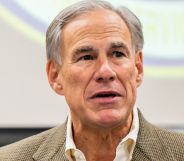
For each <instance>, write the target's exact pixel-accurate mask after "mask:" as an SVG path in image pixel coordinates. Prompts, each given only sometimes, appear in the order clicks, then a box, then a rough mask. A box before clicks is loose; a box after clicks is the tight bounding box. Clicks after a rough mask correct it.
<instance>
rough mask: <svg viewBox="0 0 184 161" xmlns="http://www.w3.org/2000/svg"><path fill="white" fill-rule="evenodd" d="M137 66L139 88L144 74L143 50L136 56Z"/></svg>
mask: <svg viewBox="0 0 184 161" xmlns="http://www.w3.org/2000/svg"><path fill="white" fill-rule="evenodd" d="M135 65H136V70H137V75H136V82H137V87H139V86H140V85H141V83H142V79H143V74H144V70H143V58H142V51H141V50H139V51H138V52H137V53H136V55H135Z"/></svg>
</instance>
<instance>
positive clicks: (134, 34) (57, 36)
mask: <svg viewBox="0 0 184 161" xmlns="http://www.w3.org/2000/svg"><path fill="white" fill-rule="evenodd" d="M97 9H108V10H111V11H113V12H115V13H117V14H118V15H119V16H120V17H121V18H122V20H123V21H124V22H125V23H126V25H127V26H128V28H129V30H130V33H131V39H132V46H133V49H134V51H135V52H137V51H138V50H140V49H142V48H143V44H144V37H143V32H142V25H141V22H140V20H139V19H138V18H137V16H136V15H135V14H134V13H132V12H131V11H130V10H129V9H128V8H126V7H118V8H115V7H114V6H112V5H111V4H110V3H108V2H106V1H103V0H82V1H80V2H77V3H75V4H73V5H71V6H69V7H67V8H65V9H64V10H62V11H61V12H60V13H59V14H58V15H57V16H56V17H55V19H54V20H53V21H52V23H51V24H50V26H49V27H48V29H47V33H46V53H47V60H52V61H55V62H56V63H58V64H61V46H62V34H61V33H62V29H63V27H64V26H65V25H67V24H68V23H69V22H71V21H72V20H73V19H74V18H75V17H77V16H80V15H82V14H85V13H87V12H89V11H93V10H97Z"/></svg>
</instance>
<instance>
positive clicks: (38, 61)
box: [0, 0, 184, 146]
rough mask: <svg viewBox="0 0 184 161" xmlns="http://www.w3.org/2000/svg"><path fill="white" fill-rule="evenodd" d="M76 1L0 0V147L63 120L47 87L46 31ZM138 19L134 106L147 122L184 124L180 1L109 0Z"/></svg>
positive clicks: (183, 9)
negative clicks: (139, 69)
mask: <svg viewBox="0 0 184 161" xmlns="http://www.w3.org/2000/svg"><path fill="white" fill-rule="evenodd" d="M73 2H76V0H55V1H53V0H39V1H38V0H31V1H25V0H0V56H1V59H0V146H1V145H5V144H9V143H11V142H14V141H15V140H19V139H21V138H23V137H27V136H29V135H32V134H35V133H37V132H40V131H43V130H45V129H48V128H50V127H53V126H56V125H59V124H60V123H62V122H63V121H64V120H65V118H66V116H67V113H68V107H67V104H66V102H65V100H64V98H63V97H60V96H58V95H56V94H55V93H54V92H53V91H52V89H51V88H50V86H49V84H48V81H47V77H46V72H45V64H46V54H45V32H46V30H47V27H48V25H49V24H50V22H51V21H52V19H53V18H54V17H55V16H56V15H57V14H58V13H59V11H60V10H61V9H63V8H64V7H66V6H67V5H69V4H72V3H73ZM111 3H113V4H114V5H116V6H120V5H124V6H127V7H128V8H130V9H131V10H132V11H133V12H134V13H135V14H136V15H137V16H138V17H139V18H140V20H141V21H142V24H143V31H144V36H145V46H144V50H143V54H144V67H145V69H144V70H145V75H144V82H143V85H142V86H141V87H140V88H139V91H138V100H137V103H136V104H137V106H138V107H139V108H140V109H141V111H142V113H143V114H144V116H145V118H146V119H147V120H149V121H150V122H152V123H154V124H156V125H159V126H162V127H166V128H170V129H173V130H178V131H180V132H182V131H183V129H184V92H183V91H184V1H182V0H168V1H167V0H113V1H112V2H111Z"/></svg>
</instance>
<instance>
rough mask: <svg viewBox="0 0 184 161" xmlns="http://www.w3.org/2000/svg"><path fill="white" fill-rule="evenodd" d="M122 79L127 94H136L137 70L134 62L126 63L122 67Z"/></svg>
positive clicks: (129, 95)
mask: <svg viewBox="0 0 184 161" xmlns="http://www.w3.org/2000/svg"><path fill="white" fill-rule="evenodd" d="M120 71H121V73H120V77H121V78H120V80H121V82H122V84H123V86H124V88H125V90H126V93H127V96H128V97H131V96H133V97H134V95H136V88H137V85H136V71H135V66H134V64H133V63H132V62H129V63H126V64H124V65H123V67H122V68H121V70H120Z"/></svg>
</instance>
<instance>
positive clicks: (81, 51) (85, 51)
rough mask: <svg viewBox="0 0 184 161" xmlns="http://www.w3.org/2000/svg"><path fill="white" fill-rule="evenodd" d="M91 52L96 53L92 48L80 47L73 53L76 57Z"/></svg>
mask: <svg viewBox="0 0 184 161" xmlns="http://www.w3.org/2000/svg"><path fill="white" fill-rule="evenodd" d="M92 51H96V50H94V48H93V47H92V46H81V47H79V48H77V49H75V50H74V53H75V54H76V55H78V54H80V53H89V52H92Z"/></svg>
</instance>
